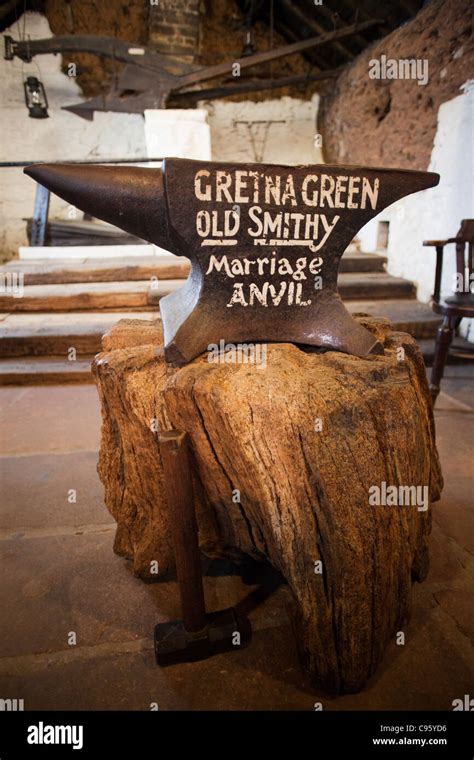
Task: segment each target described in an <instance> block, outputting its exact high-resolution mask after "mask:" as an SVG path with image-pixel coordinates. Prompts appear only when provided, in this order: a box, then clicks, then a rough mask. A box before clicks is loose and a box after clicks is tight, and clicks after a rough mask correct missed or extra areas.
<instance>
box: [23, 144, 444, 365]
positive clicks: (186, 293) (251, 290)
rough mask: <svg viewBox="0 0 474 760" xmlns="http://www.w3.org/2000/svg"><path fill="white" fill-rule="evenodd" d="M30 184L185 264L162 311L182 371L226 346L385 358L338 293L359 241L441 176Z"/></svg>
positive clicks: (389, 172)
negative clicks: (277, 346) (287, 346)
mask: <svg viewBox="0 0 474 760" xmlns="http://www.w3.org/2000/svg"><path fill="white" fill-rule="evenodd" d="M25 172H26V173H27V174H28V175H29V176H31V177H33V178H34V179H36V180H37V181H38V182H40V183H41V184H42V185H45V186H46V187H48V188H49V189H50V190H52V191H53V192H54V193H56V194H57V195H59V196H61V197H62V198H64V199H65V200H66V201H68V202H69V203H72V204H74V205H75V206H77V207H78V208H80V209H82V210H83V211H85V212H87V213H89V214H92V215H93V216H95V217H98V218H100V219H103V220H105V221H107V222H110V223H111V224H114V225H116V226H117V227H120V228H122V229H123V230H126V231H127V232H129V233H131V234H133V235H136V236H137V237H140V238H143V239H144V240H147V241H150V242H152V243H155V244H156V245H158V246H160V247H161V248H165V249H166V250H168V251H170V252H172V253H174V254H176V255H177V256H186V257H187V258H188V259H189V260H190V261H191V265H192V266H191V272H190V274H189V277H188V279H187V281H186V282H185V284H184V285H183V287H182V288H180V289H179V290H177V291H175V292H174V293H172V294H170V295H168V296H166V297H164V298H162V299H161V301H160V312H161V316H162V320H163V334H164V340H165V357H166V359H167V360H168V361H169V362H172V363H174V364H184V363H186V362H188V361H190V360H191V359H193V358H194V357H196V356H198V355H199V354H200V353H202V352H203V351H205V350H206V349H207V347H208V346H209V345H210V344H216V343H219V341H220V340H221V339H224V340H226V341H229V342H232V343H242V342H250V341H252V342H263V341H270V342H291V343H299V344H306V345H313V346H319V347H322V348H326V349H333V350H337V351H344V352H346V353H351V354H355V355H357V356H366V355H367V354H370V353H382V352H383V349H382V346H381V345H380V344H379V343H378V342H377V341H376V340H375V338H374V336H373V335H372V333H370V332H369V331H368V330H366V329H365V328H363V327H362V326H361V325H360V324H359V323H357V322H356V321H355V320H353V319H352V317H351V316H350V314H349V312H348V311H347V310H346V308H345V306H344V305H343V303H342V301H341V299H340V296H339V294H338V291H337V274H338V267H339V261H340V259H341V256H342V254H343V253H344V251H345V249H346V248H347V246H348V245H349V243H350V242H351V240H352V239H353V238H354V237H355V235H356V234H357V232H358V231H359V230H360V229H361V228H362V227H363V226H364V225H365V224H366V223H367V222H368V221H369V220H370V219H372V218H373V217H374V216H376V215H377V214H378V213H379V212H380V211H382V210H383V209H384V208H386V207H387V206H389V205H390V204H391V203H394V202H395V201H397V200H399V199H400V198H403V197H404V196H406V195H409V194H410V193H414V192H417V191H418V190H423V189H425V188H428V187H433V186H434V185H437V184H438V182H439V175H438V174H434V173H430V172H416V171H405V170H398V169H374V168H368V167H360V166H330V165H326V164H323V165H315V166H297V167H289V166H277V165H269V164H250V165H248V164H246V165H243V164H230V163H217V162H211V163H207V162H203V161H191V160H187V159H178V158H167V159H165V161H164V162H163V167H162V169H141V168H135V167H133V168H130V167H106V166H80V165H66V164H65V165H53V164H51V165H48V164H42V165H41V164H40V165H38V166H32V167H28V168H27V169H25Z"/></svg>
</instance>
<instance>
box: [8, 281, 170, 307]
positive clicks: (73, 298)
mask: <svg viewBox="0 0 474 760" xmlns="http://www.w3.org/2000/svg"><path fill="white" fill-rule="evenodd" d="M182 284H183V281H182V280H163V281H162V282H160V281H158V282H157V283H155V284H154V285H153V288H152V295H153V299H152V300H153V303H155V302H157V301H159V299H160V298H162V297H163V296H164V295H167V294H168V293H172V292H173V291H174V290H176V289H177V288H179V287H181V286H182ZM149 290H150V280H136V281H134V282H88V283H75V282H72V283H65V284H58V285H27V286H26V287H25V288H24V291H23V296H22V297H21V298H15V297H14V296H13V295H11V294H9V293H8V294H6V293H0V311H9V312H12V313H14V312H25V311H42V312H49V311H82V310H84V309H93V310H94V309H115V310H117V309H122V310H123V309H140V308H141V309H148V307H149V303H150V300H149V298H148V292H149Z"/></svg>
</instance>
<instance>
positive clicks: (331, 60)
mask: <svg viewBox="0 0 474 760" xmlns="http://www.w3.org/2000/svg"><path fill="white" fill-rule="evenodd" d="M237 4H238V6H239V7H240V9H241V11H242V12H243V13H244V14H245V16H246V24H247V28H251V25H252V23H253V22H254V21H263V22H264V23H266V24H267V25H269V26H270V27H271V26H272V25H273V28H274V29H275V30H276V31H277V32H279V33H280V34H281V35H282V36H283V37H284V38H285V39H286V40H287V41H288V42H297V41H299V40H305V39H307V38H308V37H315V36H317V35H319V34H323V33H324V32H331V31H334V30H335V29H340V28H342V27H345V26H349V25H350V24H354V23H355V22H357V21H359V22H363V21H369V20H373V19H380V20H381V23H380V24H378V25H377V26H374V27H373V28H371V29H368V30H366V31H364V32H363V33H360V34H356V35H354V36H353V37H350V38H348V39H344V40H339V41H337V40H335V41H333V42H328V43H327V44H325V45H324V46H323V47H320V48H318V49H317V50H316V49H315V50H310V51H307V52H305V53H304V56H305V57H306V58H307V60H308V61H309V62H310V63H311V64H312V65H314V66H315V67H316V68H318V69H321V70H325V69H333V68H337V67H338V66H343V65H344V64H346V63H348V62H349V61H351V60H352V59H353V58H355V57H356V56H357V55H358V54H359V53H360V52H361V51H362V50H364V48H366V47H367V46H368V45H369V44H370V43H371V42H373V41H374V40H376V39H380V38H381V37H385V36H386V35H387V34H389V33H390V32H391V31H392V30H393V29H396V28H397V27H398V26H400V24H402V23H404V22H405V21H408V19H410V18H412V17H413V16H415V15H416V14H417V13H418V11H419V10H420V8H421V7H422V6H423V5H424V4H425V3H424V2H423V0H383V2H380V0H323V2H322V3H321V5H317V4H316V3H315V2H314V0H237Z"/></svg>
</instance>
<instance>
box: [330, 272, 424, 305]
mask: <svg viewBox="0 0 474 760" xmlns="http://www.w3.org/2000/svg"><path fill="white" fill-rule="evenodd" d="M338 288H339V293H340V296H341V298H343V299H345V300H347V299H350V298H354V299H357V300H362V299H372V298H373V299H375V298H377V299H384V298H415V295H416V292H415V286H414V285H413V283H412V282H410V280H405V279H404V278H402V277H392V275H390V274H387V273H385V272H363V273H359V272H346V273H342V274H340V275H339V277H338Z"/></svg>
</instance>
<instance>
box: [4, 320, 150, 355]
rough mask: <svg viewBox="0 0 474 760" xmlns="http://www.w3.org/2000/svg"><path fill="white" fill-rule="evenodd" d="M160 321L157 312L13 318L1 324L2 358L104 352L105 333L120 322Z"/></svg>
mask: <svg viewBox="0 0 474 760" xmlns="http://www.w3.org/2000/svg"><path fill="white" fill-rule="evenodd" d="M137 316H139V318H140V319H144V320H157V319H159V316H160V315H159V313H158V312H139V314H138V315H137V312H128V311H125V312H76V313H66V312H58V313H56V314H35V313H31V312H30V313H25V314H11V315H9V316H8V317H7V319H5V320H4V321H3V322H2V329H1V331H0V357H5V358H8V357H18V356H54V355H56V356H63V357H64V358H66V357H67V354H68V350H69V348H71V347H74V348H75V349H76V351H77V355H78V356H82V355H88V354H96V353H97V352H98V351H100V350H101V339H102V336H103V335H104V333H106V332H108V331H109V330H111V328H112V327H113V326H114V325H115V324H116V323H117V322H119V321H120V320H121V319H135V318H136V317H137Z"/></svg>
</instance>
